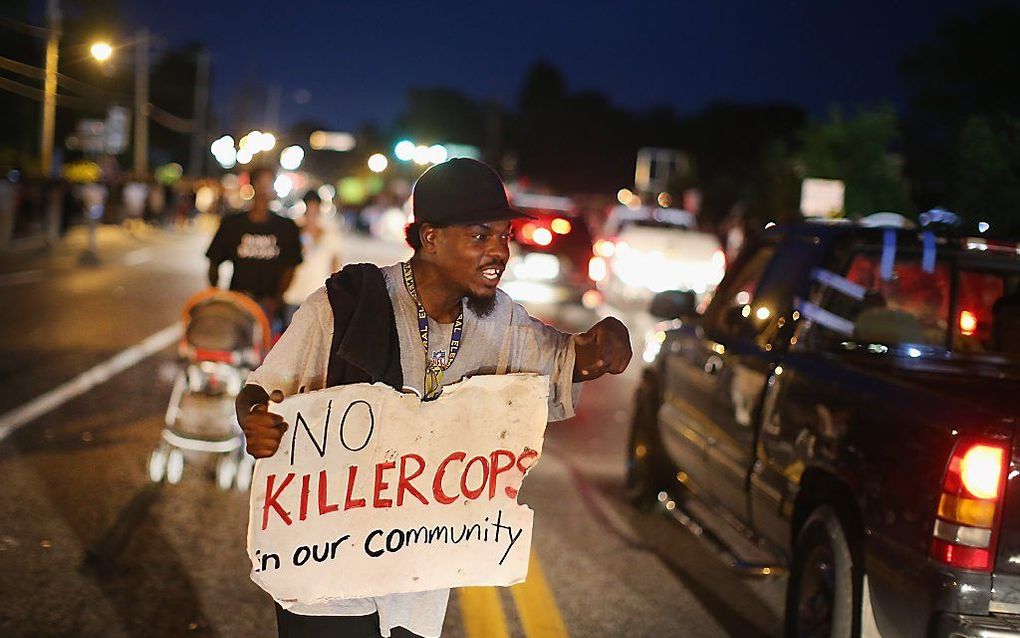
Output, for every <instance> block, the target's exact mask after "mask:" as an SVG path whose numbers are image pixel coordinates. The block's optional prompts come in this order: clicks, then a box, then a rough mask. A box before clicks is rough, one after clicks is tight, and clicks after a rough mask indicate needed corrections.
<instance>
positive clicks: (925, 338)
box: [805, 252, 1020, 357]
mask: <svg viewBox="0 0 1020 638" xmlns="http://www.w3.org/2000/svg"><path fill="white" fill-rule="evenodd" d="M971 262H972V263H968V262H967V261H965V260H960V259H957V258H956V257H955V256H953V255H950V257H949V258H946V257H943V258H940V259H938V260H936V261H934V262H930V263H924V260H923V258H922V256H921V255H920V254H916V255H911V254H909V253H908V254H902V253H901V254H900V255H898V256H897V258H896V260H895V262H894V263H892V264H885V265H884V266H883V263H882V256H881V254H880V253H877V252H874V253H872V252H862V253H858V254H856V255H854V256H853V257H852V258H851V259H850V262H849V266H848V267H847V268H846V271H845V272H844V273H828V274H827V275H825V274H824V273H823V275H824V276H823V275H817V274H816V277H815V279H816V280H817V281H819V282H820V289H819V293H818V294H817V295H816V296H815V298H816V299H819V300H820V302H821V303H820V306H821V312H814V313H812V311H811V310H810V309H809V310H808V312H806V313H805V314H807V315H808V317H807V318H808V319H816V321H815V323H816V324H817V325H818V330H817V332H818V335H817V338H818V339H820V340H821V341H822V342H823V343H824V344H825V345H829V346H839V347H843V348H848V349H856V348H861V347H865V348H868V349H869V350H871V351H873V352H883V351H885V350H883V348H900V347H908V350H909V351H910V353H911V354H912V355H913V356H920V354H921V353H923V352H925V351H927V350H930V349H938V350H951V351H953V352H957V353H969V354H993V355H1007V356H1011V357H1016V356H1020V268H1018V264H1017V263H1016V260H1015V259H1000V260H994V259H985V260H971ZM997 262H998V263H997ZM833 275H835V276H836V277H835V278H834V277H833ZM845 282H848V284H849V285H847V283H845ZM812 314H814V315H815V316H812ZM915 353H916V354H915Z"/></svg>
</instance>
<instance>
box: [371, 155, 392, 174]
mask: <svg viewBox="0 0 1020 638" xmlns="http://www.w3.org/2000/svg"><path fill="white" fill-rule="evenodd" d="M389 165H390V162H389V160H388V159H386V156H385V155H383V154H382V153H376V154H375V155H373V156H371V157H369V158H368V168H369V170H371V171H372V172H373V173H381V172H383V171H384V170H386V167H387V166H389Z"/></svg>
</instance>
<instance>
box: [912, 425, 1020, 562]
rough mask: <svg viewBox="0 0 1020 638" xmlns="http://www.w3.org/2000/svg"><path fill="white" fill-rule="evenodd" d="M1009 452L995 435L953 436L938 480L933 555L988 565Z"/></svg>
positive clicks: (993, 544) (996, 528) (944, 558)
mask: <svg viewBox="0 0 1020 638" xmlns="http://www.w3.org/2000/svg"><path fill="white" fill-rule="evenodd" d="M1008 452H1009V448H1008V446H1007V445H1006V444H1005V443H1000V442H998V441H974V440H961V441H958V442H957V444H956V447H955V448H954V449H953V454H952V456H951V457H950V458H949V464H948V466H947V467H946V475H945V477H944V479H943V481H942V495H941V497H940V498H939V506H938V512H937V517H936V519H935V528H934V530H933V531H932V546H931V556H932V558H934V559H935V560H937V561H939V562H942V563H945V564H946V565H949V566H951V567H959V568H962V569H974V570H978V571H990V570H991V568H992V557H993V556H994V555H995V542H996V540H997V532H998V523H999V518H1000V514H1001V509H1002V499H1003V492H1004V490H1005V484H1006V480H1005V479H1006V465H1007V461H1008V459H1009V453H1008Z"/></svg>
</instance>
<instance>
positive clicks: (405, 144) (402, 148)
mask: <svg viewBox="0 0 1020 638" xmlns="http://www.w3.org/2000/svg"><path fill="white" fill-rule="evenodd" d="M414 150H415V148H414V142H411V141H410V140H400V141H399V142H397V145H396V146H394V147H393V154H394V155H396V156H397V159H398V160H400V161H401V162H410V161H411V160H413V159H414Z"/></svg>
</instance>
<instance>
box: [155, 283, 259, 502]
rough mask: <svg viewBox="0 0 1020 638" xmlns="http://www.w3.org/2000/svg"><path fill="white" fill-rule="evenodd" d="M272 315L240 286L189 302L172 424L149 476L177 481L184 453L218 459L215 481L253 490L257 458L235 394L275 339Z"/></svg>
mask: <svg viewBox="0 0 1020 638" xmlns="http://www.w3.org/2000/svg"><path fill="white" fill-rule="evenodd" d="M270 340H271V334H270V328H269V320H268V319H267V318H266V315H265V313H263V312H262V309H261V308H260V307H259V305H258V304H257V303H255V302H254V301H253V300H251V299H250V298H248V297H246V296H244V295H242V294H240V293H236V292H229V291H225V290H216V289H211V290H206V291H203V292H200V293H198V294H197V295H195V296H193V297H192V298H191V299H189V300H188V301H187V303H186V304H185V306H184V335H183V337H182V338H181V341H180V345H179V347H178V353H179V358H180V362H181V367H180V370H179V372H178V373H177V376H176V379H175V380H174V385H173V390H172V391H171V393H170V404H169V405H168V406H167V409H166V418H165V422H166V425H165V427H164V428H163V432H162V436H161V437H160V441H159V443H157V444H156V447H155V448H154V449H153V450H152V452H151V453H150V455H149V468H148V469H149V478H150V479H151V480H152V481H153V482H154V483H159V482H161V481H163V480H166V482H167V483H171V484H176V483H177V482H179V481H180V480H181V476H182V475H183V474H184V464H185V460H189V461H192V460H195V461H197V460H199V459H201V458H203V457H205V458H206V459H207V458H208V457H209V455H215V458H216V484H217V485H218V486H219V487H220V488H221V489H224V490H226V489H230V487H231V486H235V487H237V489H239V490H247V489H248V488H249V487H250V485H251V476H252V469H253V467H254V463H255V460H254V459H253V458H251V457H250V456H248V455H247V454H245V450H244V435H243V434H242V433H241V428H240V426H239V425H238V423H237V417H236V416H235V414H234V399H235V398H236V397H237V394H238V392H240V391H241V387H242V386H243V385H244V380H245V378H246V377H247V376H248V373H249V372H250V371H251V370H253V369H254V368H255V367H257V366H258V365H259V364H260V363H261V362H262V359H263V357H265V355H266V353H267V352H268V351H269V347H270V345H271V341H270Z"/></svg>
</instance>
